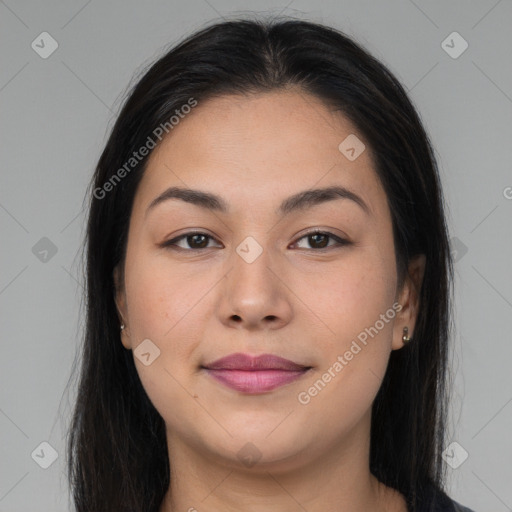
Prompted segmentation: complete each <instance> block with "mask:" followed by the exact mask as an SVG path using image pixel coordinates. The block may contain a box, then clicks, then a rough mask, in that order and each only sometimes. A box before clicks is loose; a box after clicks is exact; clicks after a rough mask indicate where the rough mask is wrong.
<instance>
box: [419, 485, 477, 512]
mask: <svg viewBox="0 0 512 512" xmlns="http://www.w3.org/2000/svg"><path fill="white" fill-rule="evenodd" d="M427 511H428V512H434V511H435V512H475V511H474V510H472V509H470V508H467V507H465V506H464V505H461V504H460V503H458V502H457V501H455V500H452V499H451V498H450V497H449V496H448V495H447V494H446V493H445V492H444V491H443V490H441V489H439V488H437V487H435V486H433V485H428V486H427V492H426V494H425V501H424V503H422V506H421V507H420V510H419V511H418V512H427Z"/></svg>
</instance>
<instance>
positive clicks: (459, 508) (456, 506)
mask: <svg viewBox="0 0 512 512" xmlns="http://www.w3.org/2000/svg"><path fill="white" fill-rule="evenodd" d="M450 501H451V502H452V505H453V510H454V512H474V511H473V510H471V509H470V508H467V507H464V506H463V505H461V504H460V503H457V502H456V501H453V500H450Z"/></svg>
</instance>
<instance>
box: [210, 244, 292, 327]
mask: <svg viewBox="0 0 512 512" xmlns="http://www.w3.org/2000/svg"><path fill="white" fill-rule="evenodd" d="M231 260H232V261H231V266H230V270H229V272H228V273H227V275H226V276H225V282H224V287H223V289H222V297H221V300H220V303H219V308H218V314H219V315H220V320H221V322H222V323H224V324H225V325H226V326H227V327H230V328H238V329H247V330H251V331H255V330H273V329H280V328H282V327H284V326H285V325H286V324H288V323H289V322H290V320H291V318H292V314H293V309H292V302H291V298H292V296H293V294H292V292H291V291H290V288H289V287H288V286H287V284H286V277H285V274H284V273H283V272H282V271H281V272H280V271H279V269H278V268H276V265H275V264H274V265H273V264H272V261H271V259H270V257H269V254H268V252H267V251H265V250H263V252H262V253H261V254H260V255H259V256H258V258H256V259H255V260H254V261H252V262H251V263H248V262H247V261H245V260H244V259H243V258H242V257H240V256H239V254H238V253H234V254H233V258H232V259H231Z"/></svg>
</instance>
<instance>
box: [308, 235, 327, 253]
mask: <svg viewBox="0 0 512 512" xmlns="http://www.w3.org/2000/svg"><path fill="white" fill-rule="evenodd" d="M317 237H320V238H323V239H324V241H325V240H326V239H327V235H322V234H321V233H315V234H314V235H310V239H316V238H317ZM315 244H316V241H315V242H313V244H312V245H313V246H314V247H318V245H315ZM320 246H321V247H320V248H321V249H323V248H324V247H325V246H326V244H322V243H320Z"/></svg>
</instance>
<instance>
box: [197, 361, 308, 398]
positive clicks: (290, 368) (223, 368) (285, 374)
mask: <svg viewBox="0 0 512 512" xmlns="http://www.w3.org/2000/svg"><path fill="white" fill-rule="evenodd" d="M203 368H205V369H206V371H207V372H208V374H209V375H211V376H212V377H213V378H215V379H216V380H218V381H219V382H221V383H222V384H224V385H226V386H228V387H230V388H232V389H236V390H237V391H241V392H243V393H262V392H265V391H271V390H272V389H275V388H277V387H279V386H283V385H284V384H287V383H289V382H292V381H294V380H295V379H298V378H299V377H301V376H302V375H304V374H305V373H306V372H307V371H308V370H309V369H310V368H311V367H308V366H304V365H300V364H297V363H294V362H293V361H290V360H288V359H283V358H282V357H278V356H274V355H272V354H262V355H260V356H257V357H253V356H251V355H248V354H240V353H237V354H231V355H230V356H227V357H223V358H221V359H218V360H217V361H214V362H213V363H210V364H207V365H205V366H204V367H203Z"/></svg>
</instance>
